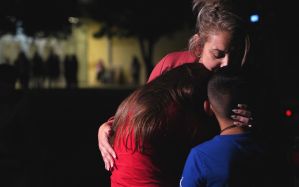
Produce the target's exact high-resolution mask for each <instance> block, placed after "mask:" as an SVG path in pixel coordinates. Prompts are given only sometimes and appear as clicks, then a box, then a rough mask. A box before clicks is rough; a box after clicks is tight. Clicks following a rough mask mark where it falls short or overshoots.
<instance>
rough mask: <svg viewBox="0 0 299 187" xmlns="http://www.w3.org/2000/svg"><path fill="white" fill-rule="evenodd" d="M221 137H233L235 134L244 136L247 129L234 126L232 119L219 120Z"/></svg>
mask: <svg viewBox="0 0 299 187" xmlns="http://www.w3.org/2000/svg"><path fill="white" fill-rule="evenodd" d="M217 120H218V123H219V127H220V135H233V134H242V133H244V132H245V129H244V128H242V127H239V126H237V125H233V122H234V121H233V120H231V119H219V118H217Z"/></svg>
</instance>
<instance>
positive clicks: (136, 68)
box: [131, 56, 140, 85]
mask: <svg viewBox="0 0 299 187" xmlns="http://www.w3.org/2000/svg"><path fill="white" fill-rule="evenodd" d="M131 75H132V78H133V84H135V85H138V84H139V82H140V62H139V60H138V58H137V57H136V56H134V57H133V60H132V63H131Z"/></svg>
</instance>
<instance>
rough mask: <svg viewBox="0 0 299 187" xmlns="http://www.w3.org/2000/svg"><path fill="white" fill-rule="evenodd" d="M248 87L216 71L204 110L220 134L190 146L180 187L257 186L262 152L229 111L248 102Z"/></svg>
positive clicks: (210, 83)
mask: <svg viewBox="0 0 299 187" xmlns="http://www.w3.org/2000/svg"><path fill="white" fill-rule="evenodd" d="M249 93H250V92H249V87H248V85H247V83H246V82H244V81H243V80H242V79H241V78H240V77H238V76H235V75H230V73H229V70H228V69H225V68H224V69H223V70H219V72H217V73H215V74H214V76H213V77H212V78H211V80H210V81H209V83H208V99H209V101H206V102H205V106H204V107H205V109H206V111H208V112H209V111H210V112H212V113H213V114H214V115H215V117H216V118H217V121H218V123H219V127H220V129H221V130H220V134H219V135H217V136H215V137H214V138H213V139H211V140H209V141H206V142H204V143H202V144H199V145H198V146H196V147H194V148H193V149H192V150H191V152H190V153H189V156H188V158H187V161H186V163H185V167H184V171H183V174H182V178H181V181H180V186H181V187H198V186H200V187H202V186H207V187H222V186H227V187H228V186H229V187H234V186H236V187H246V186H258V185H263V184H262V183H261V181H260V180H261V178H262V176H263V175H262V174H260V173H259V172H261V171H262V168H264V167H263V164H262V159H261V158H262V155H263V151H262V148H261V146H260V144H259V143H257V142H256V141H255V138H254V137H253V135H252V133H250V132H249V131H248V129H246V128H245V127H240V126H236V125H233V120H232V119H231V118H234V116H231V112H232V111H231V110H232V107H233V106H234V104H236V103H248V102H249V101H248V94H249Z"/></svg>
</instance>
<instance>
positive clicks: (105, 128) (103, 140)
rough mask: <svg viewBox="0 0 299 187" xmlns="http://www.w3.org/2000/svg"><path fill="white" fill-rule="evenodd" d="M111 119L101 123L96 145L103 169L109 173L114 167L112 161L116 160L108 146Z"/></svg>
mask: <svg viewBox="0 0 299 187" xmlns="http://www.w3.org/2000/svg"><path fill="white" fill-rule="evenodd" d="M112 123H113V119H112V120H108V121H107V122H105V123H103V124H102V125H101V126H100V128H99V131H98V143H99V149H100V151H101V154H102V157H103V161H104V163H105V169H106V170H108V171H110V170H111V169H112V168H113V166H114V159H116V154H115V152H114V150H113V148H112V147H111V145H110V144H109V137H110V135H111V132H112V129H111V126H112Z"/></svg>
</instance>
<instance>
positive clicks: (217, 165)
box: [180, 133, 263, 187]
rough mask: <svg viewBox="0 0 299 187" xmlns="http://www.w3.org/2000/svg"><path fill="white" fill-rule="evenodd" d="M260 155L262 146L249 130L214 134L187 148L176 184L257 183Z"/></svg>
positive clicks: (211, 186)
mask: <svg viewBox="0 0 299 187" xmlns="http://www.w3.org/2000/svg"><path fill="white" fill-rule="evenodd" d="M261 157H262V149H261V147H260V145H259V144H258V143H257V142H255V140H254V138H252V135H251V134H250V133H243V134H236V135H218V136H215V137H214V138H213V139H212V140H209V141H207V142H204V143H202V144H200V145H198V146H196V147H194V148H193V149H192V150H191V152H190V153H189V156H188V158H187V161H186V163H185V167H184V171H183V175H182V178H181V181H180V186H181V187H193V186H194V187H198V186H208V187H220V186H221V187H222V186H230V187H233V186H236V187H241V186H242V187H246V186H257V183H258V180H259V179H258V178H260V176H259V175H260V174H259V172H260V171H262V170H261V169H262V168H263V166H262V165H263V164H262V159H261Z"/></svg>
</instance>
